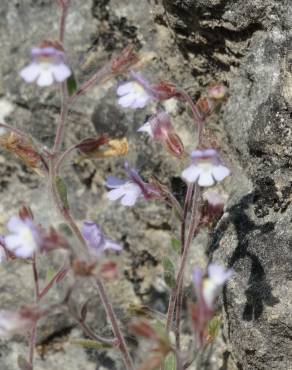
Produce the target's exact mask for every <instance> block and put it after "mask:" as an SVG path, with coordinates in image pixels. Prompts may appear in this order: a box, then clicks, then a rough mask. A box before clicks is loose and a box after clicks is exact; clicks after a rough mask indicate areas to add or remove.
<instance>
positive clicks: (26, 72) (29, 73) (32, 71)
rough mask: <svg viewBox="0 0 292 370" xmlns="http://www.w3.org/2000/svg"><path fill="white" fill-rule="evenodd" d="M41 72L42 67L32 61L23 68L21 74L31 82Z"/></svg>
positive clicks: (25, 79)
mask: <svg viewBox="0 0 292 370" xmlns="http://www.w3.org/2000/svg"><path fill="white" fill-rule="evenodd" d="M40 73H41V69H40V67H39V65H38V64H37V63H31V64H29V65H28V66H27V67H25V68H23V69H22V70H21V71H20V73H19V74H20V76H21V77H22V78H23V79H24V81H26V82H28V83H31V82H33V81H34V80H36V78H37V77H38V76H39V74H40Z"/></svg>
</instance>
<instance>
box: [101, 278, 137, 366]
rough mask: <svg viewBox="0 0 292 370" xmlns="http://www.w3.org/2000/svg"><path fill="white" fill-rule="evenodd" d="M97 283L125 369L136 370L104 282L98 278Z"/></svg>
mask: <svg viewBox="0 0 292 370" xmlns="http://www.w3.org/2000/svg"><path fill="white" fill-rule="evenodd" d="M95 283H96V285H97V288H98V291H99V295H100V298H101V300H102V303H103V305H104V307H105V310H106V313H107V315H108V317H109V319H110V322H111V325H112V330H113V333H114V335H115V337H116V338H117V340H118V341H119V343H118V346H119V349H120V351H121V354H122V356H123V360H124V364H125V367H126V369H127V370H134V365H133V361H132V359H131V356H130V353H129V350H128V347H127V345H126V341H125V338H124V336H123V334H122V332H121V329H120V327H119V324H118V321H117V317H116V314H115V312H114V310H113V307H112V305H111V303H110V301H109V299H108V296H107V294H106V291H105V288H104V285H103V283H102V281H101V280H100V279H99V278H96V280H95Z"/></svg>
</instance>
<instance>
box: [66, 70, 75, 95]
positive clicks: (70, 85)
mask: <svg viewBox="0 0 292 370" xmlns="http://www.w3.org/2000/svg"><path fill="white" fill-rule="evenodd" d="M67 89H68V94H69V96H72V95H73V94H74V93H75V91H76V90H77V81H76V79H75V76H74V73H72V75H71V76H70V77H69V78H68V79H67Z"/></svg>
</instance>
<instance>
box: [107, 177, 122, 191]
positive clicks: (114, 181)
mask: <svg viewBox="0 0 292 370" xmlns="http://www.w3.org/2000/svg"><path fill="white" fill-rule="evenodd" d="M125 183H126V181H125V180H121V179H119V178H118V177H115V176H108V177H107V179H106V184H105V185H106V186H107V187H108V188H113V189H115V188H118V187H120V186H122V185H124V184H125Z"/></svg>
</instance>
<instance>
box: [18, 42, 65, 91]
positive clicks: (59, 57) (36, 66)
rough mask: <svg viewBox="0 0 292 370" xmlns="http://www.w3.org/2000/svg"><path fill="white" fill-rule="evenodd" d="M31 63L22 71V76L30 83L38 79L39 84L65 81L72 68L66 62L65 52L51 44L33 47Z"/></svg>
mask: <svg viewBox="0 0 292 370" xmlns="http://www.w3.org/2000/svg"><path fill="white" fill-rule="evenodd" d="M31 58H32V61H31V63H30V64H29V65H28V66H26V67H24V68H23V69H22V70H21V71H20V76H21V77H22V78H23V79H24V80H25V81H26V82H28V83H32V82H34V81H36V83H37V85H39V86H49V85H52V83H53V82H54V81H56V82H63V81H65V80H66V79H67V78H68V77H69V76H70V75H71V70H70V68H69V67H68V66H67V65H66V64H65V54H64V52H63V51H62V50H59V49H57V48H55V47H53V46H50V44H44V46H40V47H38V48H32V49H31Z"/></svg>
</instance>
